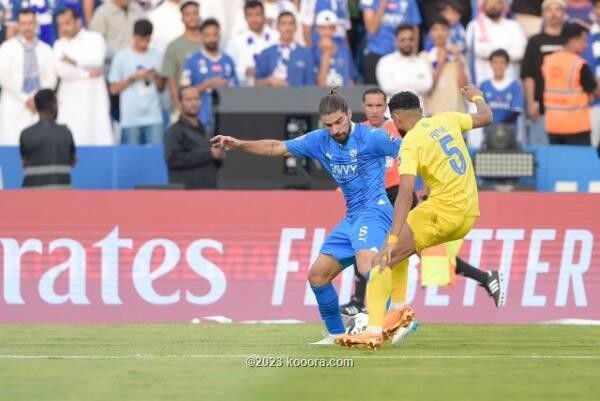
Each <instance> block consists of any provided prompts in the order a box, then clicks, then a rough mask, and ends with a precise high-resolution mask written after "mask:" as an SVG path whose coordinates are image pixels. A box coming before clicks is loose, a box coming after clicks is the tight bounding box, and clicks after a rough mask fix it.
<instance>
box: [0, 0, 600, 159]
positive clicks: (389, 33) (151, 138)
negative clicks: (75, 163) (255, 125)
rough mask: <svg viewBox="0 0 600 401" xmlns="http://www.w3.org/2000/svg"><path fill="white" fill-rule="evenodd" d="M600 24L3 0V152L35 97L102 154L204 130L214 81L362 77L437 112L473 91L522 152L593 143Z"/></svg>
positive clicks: (481, 141) (439, 4) (195, 3)
mask: <svg viewBox="0 0 600 401" xmlns="http://www.w3.org/2000/svg"><path fill="white" fill-rule="evenodd" d="M599 22H600V1H591V0H512V1H510V0H262V1H257V0H247V1H244V0H181V1H178V0H162V1H157V0H103V1H101V0H0V28H1V34H0V40H1V41H2V44H1V45H0V90H1V97H0V145H5V146H6V145H8V146H16V145H19V142H20V137H21V133H22V131H23V130H24V129H25V128H27V127H29V126H31V125H32V124H35V123H36V122H37V121H38V119H39V115H40V114H39V113H38V109H37V106H36V101H35V99H34V97H35V95H36V93H38V92H39V91H40V90H42V89H51V90H55V93H56V98H57V110H56V114H57V118H56V121H57V122H58V123H59V124H63V125H66V127H68V129H69V130H70V132H71V133H72V136H73V140H74V144H75V145H76V146H102V145H113V144H134V145H135V144H146V143H150V144H154V143H164V142H165V133H166V132H167V131H168V127H169V126H170V125H171V124H173V123H176V122H177V121H179V120H178V119H179V116H181V115H185V113H187V114H192V115H193V114H196V115H197V116H198V120H199V122H200V127H196V128H197V129H198V130H200V131H202V133H206V134H207V135H209V136H210V135H212V134H213V133H214V132H215V131H216V130H217V129H218V127H217V126H216V123H217V121H216V120H215V113H214V103H215V102H214V97H215V92H217V91H216V90H215V89H218V88H221V87H231V88H234V87H255V86H266V87H274V88H280V87H300V86H323V87H332V86H354V85H362V84H365V85H371V86H377V87H379V88H380V89H381V90H383V92H384V93H385V94H386V95H388V96H390V95H392V94H394V93H396V92H398V91H402V90H410V91H413V92H415V93H417V94H418V95H419V97H420V98H421V100H422V104H423V108H424V110H425V112H426V113H435V112H438V111H446V110H455V111H467V107H468V106H467V105H466V104H465V103H464V100H463V99H462V97H461V95H460V91H459V88H460V87H461V86H464V85H465V84H467V83H472V84H474V85H477V86H478V87H480V88H481V90H482V91H483V93H484V97H485V98H486V100H487V101H488V103H489V104H490V106H491V108H492V109H493V112H494V123H495V124H502V126H503V127H505V128H507V129H509V130H513V131H514V137H515V138H516V141H518V143H519V144H520V145H546V144H567V145H581V146H598V144H599V142H600V101H598V96H599V95H600V89H599V85H598V83H599V82H600V27H599V24H598V23H599ZM550 56H552V57H550ZM190 87H191V88H194V91H191V92H190V93H188V98H189V99H188V100H187V101H186V102H185V104H184V102H183V99H184V97H185V93H184V92H185V90H186V89H188V88H190ZM186 107H187V111H186V110H185V109H186ZM184 125H185V124H184ZM171 128H173V127H171ZM183 128H185V127H180V131H181V129H183ZM485 140H486V136H485V132H482V133H480V134H479V135H471V136H470V137H469V145H470V146H471V147H473V148H479V147H480V146H482V145H485Z"/></svg>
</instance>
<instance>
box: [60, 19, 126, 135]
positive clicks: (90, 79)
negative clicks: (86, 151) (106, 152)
mask: <svg viewBox="0 0 600 401" xmlns="http://www.w3.org/2000/svg"><path fill="white" fill-rule="evenodd" d="M56 21H57V26H58V32H59V35H60V39H58V40H57V41H56V42H55V43H54V60H55V62H56V71H57V73H58V77H59V78H60V86H59V88H58V95H57V97H58V102H59V104H60V107H59V111H60V112H59V115H58V121H59V122H60V123H62V124H66V125H67V126H68V127H69V129H70V130H71V132H72V133H73V135H74V137H75V143H76V144H77V145H78V146H90V145H112V144H113V143H114V137H113V134H112V127H111V123H110V114H109V101H108V91H107V90H106V83H105V81H104V59H105V56H106V44H105V43H104V38H103V37H102V35H100V34H99V33H97V32H90V31H87V30H85V29H84V28H82V27H81V17H80V16H79V15H77V14H76V12H75V11H74V9H72V8H64V9H62V10H61V11H60V12H59V14H58V15H57V17H56Z"/></svg>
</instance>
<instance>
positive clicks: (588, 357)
mask: <svg viewBox="0 0 600 401" xmlns="http://www.w3.org/2000/svg"><path fill="white" fill-rule="evenodd" d="M248 357H255V358H260V357H264V358H275V357H281V358H294V359H344V358H348V359H373V360H377V359H381V360H384V359H391V360H394V359H405V360H406V359H421V360H427V359H431V360H435V359H446V360H448V359H449V360H452V359H456V360H459V359H566V360H569V359H571V360H600V355H352V354H351V353H348V354H344V355H326V356H323V355H312V356H303V355H256V354H248V355H245V354H237V355H236V354H231V355H219V354H183V355H175V354H173V355H158V354H133V355H0V359H67V360H68V359H83V360H86V359H88V360H102V359H177V358H181V359H244V358H248Z"/></svg>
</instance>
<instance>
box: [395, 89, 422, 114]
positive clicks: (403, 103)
mask: <svg viewBox="0 0 600 401" xmlns="http://www.w3.org/2000/svg"><path fill="white" fill-rule="evenodd" d="M388 107H389V108H390V113H393V112H394V111H396V110H417V109H420V108H421V102H419V97H418V96H417V95H415V94H414V93H412V92H409V91H403V92H400V93H396V94H395V95H394V96H392V98H391V99H390V101H389V102H388Z"/></svg>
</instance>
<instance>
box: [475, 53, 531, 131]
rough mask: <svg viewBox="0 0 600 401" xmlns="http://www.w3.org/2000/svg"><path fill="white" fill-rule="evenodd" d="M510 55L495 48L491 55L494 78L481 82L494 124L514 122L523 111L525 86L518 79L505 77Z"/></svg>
mask: <svg viewBox="0 0 600 401" xmlns="http://www.w3.org/2000/svg"><path fill="white" fill-rule="evenodd" d="M509 60H510V58H509V55H508V53H507V52H506V51H505V50H503V49H499V50H495V51H493V52H492V54H491V55H490V64H491V66H492V70H493V72H494V78H493V79H489V80H487V81H484V82H482V83H481V87H480V89H481V91H482V92H483V97H484V98H485V101H486V102H487V104H488V105H489V106H490V109H492V114H493V116H494V124H514V123H515V122H516V121H517V118H518V117H519V115H520V114H521V113H522V112H523V102H524V96H523V88H522V87H521V84H520V83H519V82H518V81H517V80H508V79H507V78H506V77H505V72H506V69H507V68H508V63H509Z"/></svg>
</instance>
